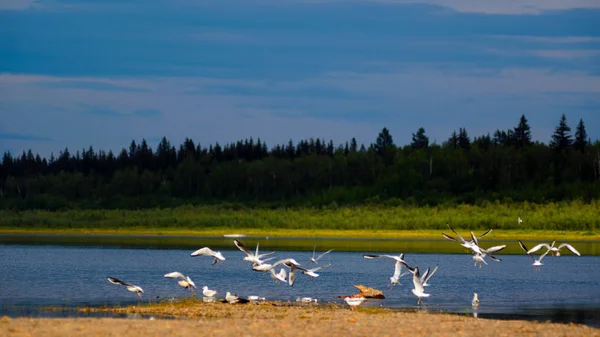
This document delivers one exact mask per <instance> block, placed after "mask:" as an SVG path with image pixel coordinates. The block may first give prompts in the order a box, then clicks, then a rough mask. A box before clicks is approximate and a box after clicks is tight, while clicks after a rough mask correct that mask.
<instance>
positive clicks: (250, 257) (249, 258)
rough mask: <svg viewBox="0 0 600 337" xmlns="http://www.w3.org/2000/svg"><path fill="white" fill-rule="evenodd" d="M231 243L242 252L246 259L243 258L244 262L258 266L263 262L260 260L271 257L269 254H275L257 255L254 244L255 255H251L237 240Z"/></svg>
mask: <svg viewBox="0 0 600 337" xmlns="http://www.w3.org/2000/svg"><path fill="white" fill-rule="evenodd" d="M233 243H234V244H235V246H236V247H237V248H238V249H239V250H241V251H242V252H244V253H245V254H246V257H244V261H250V262H253V263H259V264H260V263H261V262H263V261H262V260H261V258H263V257H265V256H268V255H271V254H275V252H270V253H265V254H258V243H256V253H252V252H251V251H249V250H248V248H246V246H244V244H243V243H241V242H240V241H239V240H233Z"/></svg>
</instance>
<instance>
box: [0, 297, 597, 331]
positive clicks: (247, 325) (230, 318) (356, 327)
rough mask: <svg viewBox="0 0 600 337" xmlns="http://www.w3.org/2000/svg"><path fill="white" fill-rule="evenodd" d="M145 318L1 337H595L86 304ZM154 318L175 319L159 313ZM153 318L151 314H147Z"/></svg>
mask: <svg viewBox="0 0 600 337" xmlns="http://www.w3.org/2000/svg"><path fill="white" fill-rule="evenodd" d="M83 310H84V311H110V312H115V313H129V314H142V315H149V316H145V317H147V318H133V319H131V318H8V317H3V318H2V319H1V320H0V335H2V336H120V337H123V336H161V337H162V336H166V335H169V336H191V335H201V336H274V335H282V334H285V335H286V337H289V336H303V337H304V336H307V335H309V336H346V337H347V336H461V335H463V336H475V335H477V336H494V337H499V336H552V337H556V336H600V329H594V328H591V327H587V326H582V325H577V324H573V323H571V324H555V323H547V322H530V321H519V320H512V321H508V320H493V319H481V318H474V317H470V316H462V315H454V314H438V313H436V314H432V313H428V312H416V313H407V312H397V311H392V310H387V309H379V308H358V309H357V310H354V311H351V310H349V309H348V307H347V306H341V305H311V304H306V305H284V304H280V303H279V304H278V303H271V302H265V303H261V304H243V305H242V304H223V303H201V302H198V303H196V304H194V305H189V303H187V304H184V303H170V304H169V303H161V304H152V305H142V306H130V307H123V308H101V309H83ZM153 315H156V317H175V318H176V319H161V318H155V317H154V316H153ZM148 317H151V318H148Z"/></svg>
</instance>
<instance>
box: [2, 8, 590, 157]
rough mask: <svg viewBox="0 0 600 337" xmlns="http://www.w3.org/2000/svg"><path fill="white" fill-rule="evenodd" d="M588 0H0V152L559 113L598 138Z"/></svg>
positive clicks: (536, 127) (273, 138) (552, 120)
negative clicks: (163, 139) (133, 140)
mask: <svg viewBox="0 0 600 337" xmlns="http://www.w3.org/2000/svg"><path fill="white" fill-rule="evenodd" d="M597 22H600V1H596V0H571V1H565V0H521V1H516V0H506V1H497V0H479V1H467V0H429V1H427V0H413V1H403V0H387V1H385V0H380V1H368V0H363V1H361V0H345V1H341V0H330V1H328V0H320V1H317V0H314V1H309V0H304V1H303V0H256V1H247V0H233V1H225V0H224V1H192V0H169V1H167V0H164V1H161V0H144V1H141V0H140V1H135V0H133V1H127V0H120V1H115V0H108V1H99V0H98V1H91V0H89V1H88V0H53V1H50V0H49V1H33V0H5V1H2V2H0V151H1V152H4V151H11V152H12V153H20V152H21V151H23V150H24V149H25V150H26V149H32V150H33V151H34V152H39V153H40V154H41V155H44V156H48V155H49V154H50V153H51V152H54V154H58V152H59V151H60V150H62V149H64V148H65V147H68V148H69V150H70V151H71V152H74V151H76V150H78V149H82V148H87V147H88V146H89V145H93V146H94V148H95V149H99V148H101V149H105V150H109V149H112V150H113V151H118V150H120V149H121V148H123V147H127V146H128V145H129V143H130V142H131V140H132V139H135V140H136V141H137V140H140V139H141V138H146V139H147V140H148V141H149V143H150V144H151V145H153V146H155V145H156V143H157V142H158V140H159V139H160V137H162V136H166V137H167V138H168V139H169V140H171V142H172V143H174V144H176V145H178V144H180V143H181V142H182V141H183V139H184V138H185V137H190V138H192V139H193V140H194V141H196V142H200V143H201V144H205V145H208V144H214V143H215V142H219V143H221V144H224V143H229V142H234V141H237V140H239V139H243V138H248V137H253V138H254V139H256V138H258V137H260V138H261V139H262V140H264V141H266V142H267V144H268V145H269V146H274V145H275V144H277V143H287V141H288V140H289V139H293V140H294V141H298V140H300V139H307V138H310V137H314V138H316V137H319V138H325V139H326V140H329V139H333V141H334V142H335V143H336V144H338V143H342V142H345V141H347V140H350V139H351V138H352V137H356V138H357V140H358V141H359V143H365V144H369V143H372V142H374V140H375V138H376V137H377V134H378V132H379V131H380V130H381V129H382V128H383V127H387V128H389V129H390V131H391V133H392V136H393V137H394V140H395V142H396V144H399V145H404V144H407V143H409V142H410V139H411V134H412V133H414V132H416V130H417V129H418V128H419V127H424V128H425V130H426V134H427V135H428V136H429V137H430V138H431V140H436V141H437V142H438V143H441V142H443V141H444V140H446V139H447V138H448V137H449V135H450V134H451V133H452V131H453V130H458V128H460V127H464V128H466V129H467V131H468V133H469V135H470V136H471V137H473V136H479V135H483V134H486V133H488V132H489V133H493V131H494V130H496V129H497V128H500V129H506V128H511V127H514V126H516V124H517V123H518V120H519V118H520V116H521V114H525V116H526V117H527V119H528V120H529V122H530V125H531V126H532V133H533V136H534V138H535V139H536V140H540V141H543V142H548V140H549V139H550V135H551V134H552V132H553V129H554V127H555V126H556V125H557V124H558V121H559V119H560V115H561V114H562V113H565V114H566V116H567V122H568V123H569V125H570V126H571V127H572V128H573V129H574V127H575V125H576V123H577V122H578V121H579V119H580V118H582V119H583V120H584V122H585V123H586V126H587V131H588V134H589V136H590V137H591V138H592V139H598V138H600V127H598V126H600V25H598V24H597Z"/></svg>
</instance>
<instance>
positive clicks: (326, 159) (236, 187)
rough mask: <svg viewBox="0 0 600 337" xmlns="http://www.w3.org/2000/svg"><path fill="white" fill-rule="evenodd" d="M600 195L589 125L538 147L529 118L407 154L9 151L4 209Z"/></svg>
mask: <svg viewBox="0 0 600 337" xmlns="http://www.w3.org/2000/svg"><path fill="white" fill-rule="evenodd" d="M599 197H600V142H599V141H598V140H596V141H595V142H594V143H592V142H591V140H590V139H589V138H588V136H587V133H586V129H585V125H584V122H583V120H580V121H579V123H578V125H577V127H576V129H575V132H574V134H572V133H571V128H570V127H569V126H568V125H567V121H566V117H565V116H564V115H563V116H562V117H561V119H560V121H559V124H558V126H557V127H556V129H555V131H554V133H553V134H552V139H551V141H550V143H549V144H547V145H546V144H544V143H541V142H533V141H532V139H531V131H530V126H529V124H528V122H527V119H526V118H525V116H522V117H521V119H520V120H519V122H518V125H517V126H516V127H514V128H513V129H509V130H496V131H495V132H494V134H493V135H491V136H490V135H489V134H488V135H485V136H481V137H475V138H473V139H471V138H470V137H469V136H468V134H467V130H466V129H464V128H460V129H459V130H458V132H453V133H452V135H450V137H449V139H448V140H446V141H445V142H443V143H442V144H441V145H438V144H430V142H429V139H428V137H427V136H426V134H425V130H424V129H423V128H420V129H419V130H417V132H416V133H414V134H413V135H412V142H411V143H410V144H409V145H405V146H397V145H395V144H394V141H393V139H392V135H391V134H390V132H389V130H388V129H387V128H383V130H382V131H381V132H380V133H379V135H378V136H377V137H376V139H375V142H374V143H372V144H370V145H368V146H365V145H364V144H361V145H359V144H357V142H356V139H354V138H353V139H351V140H350V141H349V142H346V143H345V144H338V145H334V143H333V141H331V140H330V141H329V142H326V141H325V140H322V139H313V138H311V139H308V140H301V141H299V142H297V143H296V144H294V143H293V142H292V141H291V140H290V141H289V143H287V144H282V145H275V146H274V147H271V148H269V147H268V146H267V144H265V143H264V142H262V141H261V140H260V139H257V140H256V141H255V140H253V139H252V138H250V139H245V140H240V141H237V142H235V143H231V144H225V145H220V144H218V143H216V144H214V145H212V144H211V145H209V146H208V147H206V146H201V145H200V144H195V143H194V142H193V141H192V140H191V139H186V140H185V141H184V142H183V144H181V145H180V146H179V148H177V147H175V146H174V145H172V144H171V143H170V142H169V141H168V140H167V139H166V138H163V139H162V140H161V142H160V144H159V145H158V147H157V148H156V149H155V150H153V149H152V148H151V147H150V146H148V144H147V142H146V141H145V140H142V141H141V142H140V143H136V142H135V141H132V142H131V145H130V146H129V148H128V149H122V150H121V152H120V153H117V154H115V153H113V152H111V151H108V152H106V151H103V150H95V149H94V148H93V147H92V146H90V147H89V148H88V149H83V150H81V151H77V152H75V154H73V153H71V152H70V151H69V150H68V149H65V150H64V151H61V152H60V153H59V155H58V156H57V157H54V156H53V155H52V156H50V158H48V159H47V158H42V157H40V156H39V155H34V153H33V152H32V151H31V150H29V151H24V152H23V153H22V154H21V155H17V156H13V155H12V154H11V153H4V156H3V158H2V164H1V165H0V207H1V208H5V209H6V208H11V209H33V208H39V209H48V210H56V209H65V208H149V207H171V206H176V205H180V204H189V203H194V204H218V203H223V202H227V203H240V204H244V205H246V206H260V207H273V208H275V207H281V206H302V207H307V206H308V207H311V206H324V205H327V206H331V205H353V204H364V203H381V204H388V205H394V206H396V205H439V204H448V203H466V204H477V203H482V202H484V203H485V202H488V201H500V202H503V203H509V202H511V201H529V202H536V203H544V202H550V201H553V202H554V201H563V200H582V201H584V202H587V201H590V200H593V199H598V198H599Z"/></svg>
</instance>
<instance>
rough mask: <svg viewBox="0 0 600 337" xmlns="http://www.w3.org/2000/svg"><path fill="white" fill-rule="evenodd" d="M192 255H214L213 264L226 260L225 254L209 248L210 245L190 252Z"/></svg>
mask: <svg viewBox="0 0 600 337" xmlns="http://www.w3.org/2000/svg"><path fill="white" fill-rule="evenodd" d="M190 256H191V257H194V256H212V257H214V260H213V263H212V264H213V265H214V264H216V263H217V262H219V261H225V257H224V256H223V254H221V252H215V251H214V250H212V249H210V248H208V247H203V248H200V249H198V250H197V251H195V252H193V253H191V254H190Z"/></svg>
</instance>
